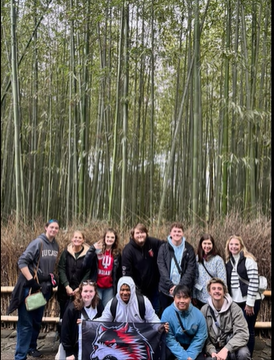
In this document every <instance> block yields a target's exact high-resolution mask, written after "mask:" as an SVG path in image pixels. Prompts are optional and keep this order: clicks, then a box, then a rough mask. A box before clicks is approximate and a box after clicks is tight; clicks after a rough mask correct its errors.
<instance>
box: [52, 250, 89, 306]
mask: <svg viewBox="0 0 274 362" xmlns="http://www.w3.org/2000/svg"><path fill="white" fill-rule="evenodd" d="M88 249H89V245H88V244H85V243H84V244H83V250H82V251H81V253H80V255H79V256H78V258H75V254H74V251H73V247H72V244H69V245H68V246H67V248H66V249H65V250H64V251H63V253H62V255H61V257H60V260H59V264H58V275H59V286H58V291H57V297H58V301H59V302H65V301H66V300H68V299H69V297H68V295H67V292H66V286H67V285H69V286H70V287H71V288H72V289H73V290H74V289H76V288H78V287H79V284H80V283H81V282H82V281H83V280H86V279H88V278H86V275H85V271H84V268H83V260H84V257H85V255H86V253H87V251H88Z"/></svg>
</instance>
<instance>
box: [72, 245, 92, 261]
mask: <svg viewBox="0 0 274 362" xmlns="http://www.w3.org/2000/svg"><path fill="white" fill-rule="evenodd" d="M82 246H83V247H84V249H83V250H82V252H81V254H80V255H79V257H80V256H84V255H86V253H87V251H88V249H89V245H88V244H87V243H83V244H82ZM67 251H68V253H70V254H71V255H72V256H73V257H74V258H75V255H74V251H73V244H72V243H70V244H69V245H68V246H67Z"/></svg>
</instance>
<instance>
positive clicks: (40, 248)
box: [33, 243, 42, 284]
mask: <svg viewBox="0 0 274 362" xmlns="http://www.w3.org/2000/svg"><path fill="white" fill-rule="evenodd" d="M41 254H42V243H40V247H39V257H38V261H37V265H36V268H35V269H34V275H33V279H36V281H37V283H38V284H39V279H38V275H37V272H38V268H39V263H40V258H41Z"/></svg>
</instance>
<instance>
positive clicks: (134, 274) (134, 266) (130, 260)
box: [122, 236, 164, 298]
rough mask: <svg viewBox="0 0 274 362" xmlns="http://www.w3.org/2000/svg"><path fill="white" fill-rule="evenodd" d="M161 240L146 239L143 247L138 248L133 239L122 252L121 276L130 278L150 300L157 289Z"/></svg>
mask: <svg viewBox="0 0 274 362" xmlns="http://www.w3.org/2000/svg"><path fill="white" fill-rule="evenodd" d="M163 243H164V241H163V240H159V239H155V238H152V237H150V236H148V237H147V239H146V242H145V244H144V246H143V247H140V246H139V245H138V244H137V243H136V242H135V241H134V240H133V239H130V241H129V243H128V244H127V245H126V246H125V247H124V249H123V252H122V273H123V276H129V277H131V278H132V279H133V280H134V282H135V284H136V288H137V289H138V290H139V292H141V293H142V294H144V295H145V296H146V297H148V298H150V297H152V296H153V294H154V293H155V290H157V288H158V283H159V271H158V266H157V257H158V251H159V248H160V246H161V245H162V244H163Z"/></svg>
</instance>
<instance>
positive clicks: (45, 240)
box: [36, 233, 55, 244]
mask: <svg viewBox="0 0 274 362" xmlns="http://www.w3.org/2000/svg"><path fill="white" fill-rule="evenodd" d="M36 239H42V240H43V241H44V242H45V243H46V244H51V243H52V242H53V241H55V238H54V239H53V240H52V242H50V241H49V239H48V238H47V236H46V234H45V233H43V234H41V235H39V236H38V238H36Z"/></svg>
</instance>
